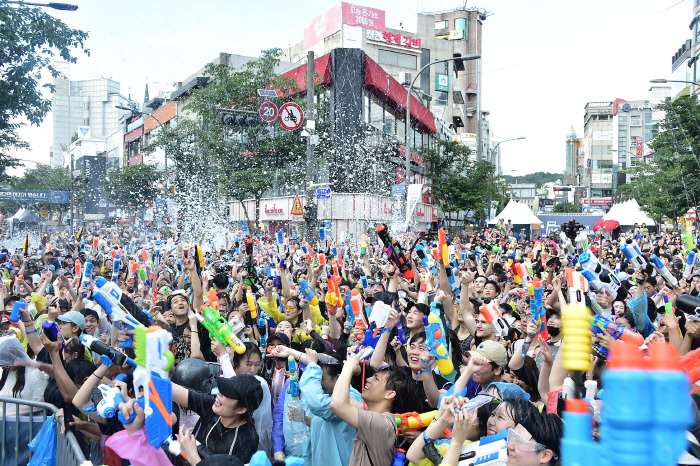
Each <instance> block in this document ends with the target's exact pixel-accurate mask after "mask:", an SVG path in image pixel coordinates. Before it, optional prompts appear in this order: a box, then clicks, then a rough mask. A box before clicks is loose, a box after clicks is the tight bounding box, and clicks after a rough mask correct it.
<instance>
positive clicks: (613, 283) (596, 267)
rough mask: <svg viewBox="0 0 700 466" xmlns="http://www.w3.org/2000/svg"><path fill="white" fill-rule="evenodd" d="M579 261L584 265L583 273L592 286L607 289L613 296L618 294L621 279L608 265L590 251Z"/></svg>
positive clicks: (581, 256) (580, 257)
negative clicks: (599, 260)
mask: <svg viewBox="0 0 700 466" xmlns="http://www.w3.org/2000/svg"><path fill="white" fill-rule="evenodd" d="M579 263H580V264H581V267H583V270H581V274H582V275H583V276H584V277H586V280H588V284H589V285H590V286H593V287H594V288H596V289H597V290H607V291H608V292H610V294H611V295H612V296H613V297H615V296H617V290H619V289H620V280H618V278H617V276H616V275H615V274H614V273H613V272H612V271H611V270H610V269H609V268H608V267H606V266H605V265H603V264H601V263H600V262H598V259H597V258H596V257H595V256H594V255H593V254H591V253H589V252H584V253H583V254H581V255H580V256H579Z"/></svg>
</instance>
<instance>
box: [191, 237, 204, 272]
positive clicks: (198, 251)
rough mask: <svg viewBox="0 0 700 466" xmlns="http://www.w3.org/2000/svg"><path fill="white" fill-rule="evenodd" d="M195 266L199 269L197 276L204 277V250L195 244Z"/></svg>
mask: <svg viewBox="0 0 700 466" xmlns="http://www.w3.org/2000/svg"><path fill="white" fill-rule="evenodd" d="M193 259H194V265H195V267H196V269H197V275H199V276H201V275H202V269H203V268H204V255H202V248H201V247H200V246H199V245H198V244H197V243H195V244H194V257H193Z"/></svg>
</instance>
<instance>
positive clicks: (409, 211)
mask: <svg viewBox="0 0 700 466" xmlns="http://www.w3.org/2000/svg"><path fill="white" fill-rule="evenodd" d="M422 192H423V185H422V184H410V185H408V196H407V199H408V203H407V205H406V228H405V229H406V230H408V225H409V224H410V223H411V218H413V211H414V210H416V205H418V200H419V199H420V198H421V193H422Z"/></svg>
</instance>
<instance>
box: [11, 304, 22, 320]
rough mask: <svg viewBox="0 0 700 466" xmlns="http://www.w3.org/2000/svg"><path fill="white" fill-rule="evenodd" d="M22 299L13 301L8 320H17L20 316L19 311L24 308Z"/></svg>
mask: <svg viewBox="0 0 700 466" xmlns="http://www.w3.org/2000/svg"><path fill="white" fill-rule="evenodd" d="M24 306H25V303H24V301H15V304H14V306H12V313H11V314H10V322H19V319H20V317H21V313H20V311H21V310H22V309H24Z"/></svg>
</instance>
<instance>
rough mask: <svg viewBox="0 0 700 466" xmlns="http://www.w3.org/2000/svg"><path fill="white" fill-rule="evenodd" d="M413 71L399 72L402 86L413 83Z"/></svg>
mask: <svg viewBox="0 0 700 466" xmlns="http://www.w3.org/2000/svg"><path fill="white" fill-rule="evenodd" d="M411 78H412V76H411V73H406V72H405V71H402V72H401V73H399V83H400V84H401V85H402V86H410V85H411Z"/></svg>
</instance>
